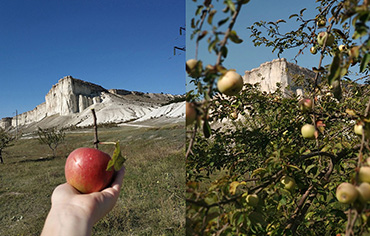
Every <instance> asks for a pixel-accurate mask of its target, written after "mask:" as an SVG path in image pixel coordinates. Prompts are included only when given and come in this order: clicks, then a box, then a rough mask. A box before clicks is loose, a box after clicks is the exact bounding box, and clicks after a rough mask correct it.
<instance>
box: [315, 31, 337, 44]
mask: <svg viewBox="0 0 370 236" xmlns="http://www.w3.org/2000/svg"><path fill="white" fill-rule="evenodd" d="M325 40H326V46H329V47H330V46H332V45H333V43H334V35H332V34H330V33H328V32H325V31H323V32H320V33H319V34H318V35H317V43H318V44H319V45H320V46H323V45H324V42H325Z"/></svg>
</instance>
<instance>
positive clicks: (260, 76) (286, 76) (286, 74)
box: [243, 58, 315, 95]
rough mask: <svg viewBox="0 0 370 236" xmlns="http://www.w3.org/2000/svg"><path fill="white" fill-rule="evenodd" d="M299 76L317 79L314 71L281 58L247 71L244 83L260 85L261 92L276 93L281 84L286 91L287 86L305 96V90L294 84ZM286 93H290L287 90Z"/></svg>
mask: <svg viewBox="0 0 370 236" xmlns="http://www.w3.org/2000/svg"><path fill="white" fill-rule="evenodd" d="M298 75H299V76H304V77H306V78H314V77H315V73H314V72H313V71H311V70H308V69H306V68H303V67H300V66H298V65H296V64H294V63H290V62H287V60H286V59H285V58H281V59H276V60H273V61H270V62H265V63H263V64H261V65H260V66H259V67H258V68H255V69H252V70H251V71H245V74H244V76H243V81H244V83H249V84H255V83H260V85H261V90H262V91H266V92H274V91H275V90H276V89H277V86H276V84H277V83H279V84H280V85H281V88H283V89H286V88H287V86H290V88H289V91H291V92H294V93H296V94H297V95H303V88H302V87H299V86H296V85H295V84H294V82H293V76H298ZM286 92H288V91H287V90H286Z"/></svg>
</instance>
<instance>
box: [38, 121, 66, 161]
mask: <svg viewBox="0 0 370 236" xmlns="http://www.w3.org/2000/svg"><path fill="white" fill-rule="evenodd" d="M37 135H38V140H39V141H40V143H43V144H46V145H48V147H49V148H50V149H51V150H52V151H53V157H55V154H56V150H57V148H58V146H59V144H60V143H62V142H63V141H64V138H65V132H64V130H62V129H61V130H58V129H55V128H54V129H53V128H51V129H42V128H40V127H39V129H38V131H37Z"/></svg>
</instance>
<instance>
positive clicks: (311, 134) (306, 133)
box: [301, 124, 316, 139]
mask: <svg viewBox="0 0 370 236" xmlns="http://www.w3.org/2000/svg"><path fill="white" fill-rule="evenodd" d="M315 132H316V129H315V126H313V125H310V124H305V125H303V126H302V128H301V133H302V136H303V138H307V139H313V138H315Z"/></svg>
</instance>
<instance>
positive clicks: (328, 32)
mask: <svg viewBox="0 0 370 236" xmlns="http://www.w3.org/2000/svg"><path fill="white" fill-rule="evenodd" d="M193 2H196V1H193ZM248 2H249V1H248V0H234V1H233V0H225V1H211V0H206V1H204V2H203V3H198V4H199V5H198V7H197V10H196V12H195V16H194V18H193V19H191V27H192V29H193V32H192V35H191V38H192V40H193V41H194V42H195V44H196V51H197V52H196V56H195V58H194V59H190V60H188V61H187V63H186V70H187V73H188V75H189V76H190V77H191V78H192V79H191V83H192V84H194V85H195V89H194V90H191V91H189V92H188V93H187V102H188V103H187V110H186V113H187V151H186V158H187V216H186V220H187V225H186V227H187V232H188V234H189V235H365V234H369V233H370V220H368V219H369V217H370V207H369V205H368V202H369V201H370V184H369V183H370V159H369V150H370V148H369V146H368V140H369V138H370V114H369V110H370V97H369V93H370V89H369V86H368V84H369V81H370V80H369V75H368V72H369V62H370V53H369V50H370V43H369V42H370V38H369V36H370V34H369V28H368V26H367V23H368V21H369V20H370V9H369V6H368V2H367V1H357V0H342V1H336V0H317V1H315V2H316V4H317V5H318V6H317V8H316V10H317V14H316V15H315V16H310V17H308V18H306V16H305V9H302V10H301V11H300V12H299V13H297V14H292V15H290V16H287V19H280V20H277V21H275V22H263V21H260V20H259V19H256V20H259V21H256V23H254V24H253V25H252V26H249V27H248V29H249V30H250V33H251V37H252V38H253V43H254V45H255V46H260V45H264V46H267V47H271V48H272V51H273V52H277V54H278V55H280V54H281V53H283V52H284V51H286V50H296V52H297V54H296V57H295V58H294V59H297V58H299V56H300V55H302V54H303V53H304V52H306V51H307V52H311V53H312V54H317V53H320V54H319V55H320V56H319V60H318V61H317V62H316V64H313V65H312V70H313V71H314V72H315V76H314V77H313V78H309V77H302V76H296V77H295V78H294V83H295V84H297V85H300V86H303V87H304V90H305V92H304V98H302V97H299V96H298V95H295V94H293V93H286V91H285V88H281V87H279V86H278V89H277V90H276V91H275V92H270V93H266V92H262V91H261V89H260V85H259V84H254V85H252V84H244V85H243V86H240V82H239V81H240V78H239V76H237V75H235V72H233V70H232V68H225V67H224V66H223V65H222V63H223V61H224V60H225V58H226V57H228V56H232V55H228V49H227V45H228V43H235V44H240V43H242V42H243V40H242V39H241V38H240V37H239V36H238V34H237V32H236V31H235V30H234V29H233V27H234V24H235V22H236V21H237V18H238V15H239V13H240V10H241V8H242V7H248ZM213 4H214V5H213ZM216 4H217V7H216ZM220 4H222V5H223V7H219V5H220ZM221 8H223V11H222V12H218V11H217V10H216V9H221ZM216 15H222V16H223V17H219V19H221V20H220V21H218V22H214V19H215V16H216ZM289 21H294V22H299V23H300V25H299V27H298V28H297V29H292V30H290V31H288V32H286V33H284V32H281V27H280V26H281V25H282V24H288V22H289ZM225 25H226V29H225V30H221V27H222V26H225ZM224 28H225V27H224ZM224 28H222V29H224ZM205 39H207V44H208V50H209V51H210V52H213V53H214V55H215V64H214V65H203V62H202V60H201V58H197V57H198V55H197V54H198V51H199V50H202V49H201V48H200V44H199V42H200V41H202V40H205ZM315 58H317V57H315ZM328 59H329V61H331V63H329V64H328V65H324V62H325V61H326V60H328ZM313 61H314V60H313ZM230 74H234V76H230Z"/></svg>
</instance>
